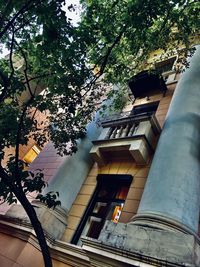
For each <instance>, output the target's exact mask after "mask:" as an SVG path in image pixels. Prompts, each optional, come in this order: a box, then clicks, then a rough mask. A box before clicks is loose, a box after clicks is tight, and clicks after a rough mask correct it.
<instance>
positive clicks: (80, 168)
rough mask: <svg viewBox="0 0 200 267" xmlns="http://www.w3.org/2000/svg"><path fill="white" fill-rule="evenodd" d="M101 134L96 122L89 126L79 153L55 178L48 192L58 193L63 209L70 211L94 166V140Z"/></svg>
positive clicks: (67, 162)
mask: <svg viewBox="0 0 200 267" xmlns="http://www.w3.org/2000/svg"><path fill="white" fill-rule="evenodd" d="M100 132H101V128H100V127H97V125H96V123H95V122H91V123H89V124H88V126H87V135H86V137H85V138H83V139H82V140H80V141H79V144H78V151H77V152H76V153H75V154H73V155H72V156H67V157H66V159H65V160H64V162H63V163H62V165H61V167H60V168H59V170H58V172H57V173H56V174H55V176H54V177H53V179H52V181H51V182H50V184H49V186H48V187H47V188H46V189H45V191H46V192H49V191H58V192H59V195H60V196H59V199H60V201H61V205H62V208H64V209H66V210H69V209H70V208H71V205H72V203H73V202H74V200H75V198H76V196H77V194H78V192H79V190H80V188H81V185H82V184H83V182H84V180H85V178H86V177H87V174H88V172H89V170H90V168H91V166H92V164H93V161H92V159H91V157H90V154H89V152H90V149H91V148H92V142H91V141H92V140H94V139H96V138H97V137H98V136H99V134H100Z"/></svg>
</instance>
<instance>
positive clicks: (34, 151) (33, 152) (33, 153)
mask: <svg viewBox="0 0 200 267" xmlns="http://www.w3.org/2000/svg"><path fill="white" fill-rule="evenodd" d="M40 151H41V149H40V148H39V147H38V146H36V145H34V146H32V147H31V149H30V150H29V151H28V152H27V153H26V155H25V156H24V158H23V160H24V161H25V162H26V163H28V164H30V163H31V162H32V161H34V159H35V158H36V157H37V156H38V154H39V153H40Z"/></svg>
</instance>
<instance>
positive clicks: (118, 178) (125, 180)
mask: <svg viewBox="0 0 200 267" xmlns="http://www.w3.org/2000/svg"><path fill="white" fill-rule="evenodd" d="M132 180H133V176H132V175H129V174H98V175H97V185H96V188H95V191H94V193H93V195H92V197H91V199H90V201H89V203H88V205H87V207H86V209H85V212H84V214H83V216H82V218H81V220H80V223H79V225H78V227H77V229H76V231H75V233H74V235H73V237H72V239H71V243H72V244H77V243H78V241H79V240H80V237H81V235H82V234H84V233H83V231H84V228H85V226H86V224H87V221H88V219H89V218H90V217H92V216H93V215H95V214H94V213H93V210H94V207H95V205H96V203H98V201H97V200H100V199H102V200H103V198H100V197H98V194H99V192H100V189H101V188H102V185H106V184H112V183H115V184H116V183H117V185H118V186H120V185H121V186H122V187H123V186H128V187H130V184H131V183H132ZM107 201H108V200H107ZM109 201H110V203H114V202H118V201H119V199H116V198H111V199H109ZM113 201H114V202H113ZM104 202H106V201H104ZM119 202H120V203H122V200H121V201H119ZM124 202H125V200H124ZM93 217H95V218H98V216H93ZM103 224H104V222H103Z"/></svg>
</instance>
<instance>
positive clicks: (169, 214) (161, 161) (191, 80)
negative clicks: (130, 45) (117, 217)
mask: <svg viewBox="0 0 200 267" xmlns="http://www.w3.org/2000/svg"><path fill="white" fill-rule="evenodd" d="M199 203H200V47H198V48H197V51H196V52H195V54H194V56H193V57H192V58H191V60H190V68H189V69H186V71H185V72H184V73H183V74H182V76H181V79H180V81H179V83H178V85H177V88H176V91H175V94H174V96H173V99H172V102H171V105H170V108H169V111H168V115H167V118H166V121H165V125H164V128H163V131H162V133H161V136H160V140H159V143H158V146H157V149H156V153H155V156H154V159H153V163H152V165H151V169H150V173H149V176H148V179H147V183H146V186H145V190H144V193H143V196H142V200H141V203H140V206H139V209H138V218H139V216H140V215H141V216H142V215H146V216H148V215H156V216H160V217H163V218H169V219H170V220H172V221H173V220H174V221H175V222H178V223H179V224H182V225H184V226H186V227H189V229H190V230H192V231H195V232H197V231H198V222H199ZM136 220H137V219H136Z"/></svg>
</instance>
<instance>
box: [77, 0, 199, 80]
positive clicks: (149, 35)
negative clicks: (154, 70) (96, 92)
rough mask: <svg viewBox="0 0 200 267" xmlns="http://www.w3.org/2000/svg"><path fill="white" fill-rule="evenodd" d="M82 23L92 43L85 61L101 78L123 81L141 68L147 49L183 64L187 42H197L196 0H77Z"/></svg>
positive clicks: (188, 45)
mask: <svg viewBox="0 0 200 267" xmlns="http://www.w3.org/2000/svg"><path fill="white" fill-rule="evenodd" d="M81 2H82V4H83V6H84V8H83V10H84V11H83V15H82V25H81V27H83V28H84V27H85V30H86V29H87V31H88V30H89V32H90V37H91V40H92V43H91V44H90V49H89V50H88V57H89V58H90V61H92V62H93V63H94V64H96V65H97V66H99V72H100V73H103V72H106V78H107V81H110V82H112V83H113V82H115V83H121V84H123V83H127V81H128V79H130V78H131V77H132V76H133V75H135V74H136V73H137V72H139V71H141V70H143V69H144V68H145V67H146V65H145V64H146V63H147V59H148V57H149V54H150V53H151V52H152V51H155V50H157V49H162V50H163V57H164V56H165V57H168V56H169V55H170V54H171V55H172V54H176V53H177V54H179V55H180V58H181V61H182V62H183V63H184V64H186V61H185V59H186V57H187V55H188V53H189V54H190V53H193V51H194V49H192V48H191V45H193V44H195V42H196V41H197V42H199V35H198V34H199V26H200V25H199V20H198V17H197V16H198V14H199V11H200V4H199V2H198V1H196V0H172V1H161V0H134V1H133V0H122V1H118V0H103V1H100V0H94V1H93V0H90V1H88V0H82V1H81Z"/></svg>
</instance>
